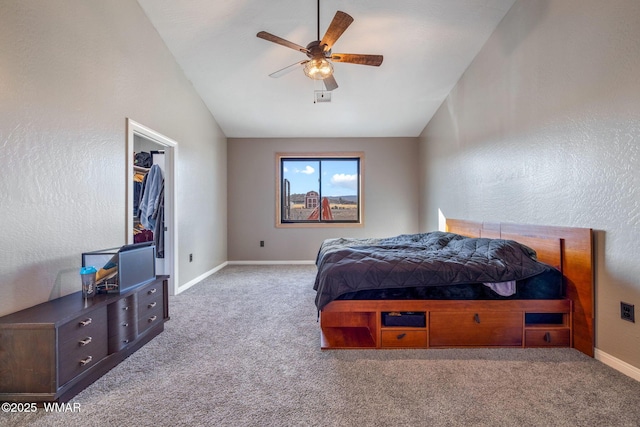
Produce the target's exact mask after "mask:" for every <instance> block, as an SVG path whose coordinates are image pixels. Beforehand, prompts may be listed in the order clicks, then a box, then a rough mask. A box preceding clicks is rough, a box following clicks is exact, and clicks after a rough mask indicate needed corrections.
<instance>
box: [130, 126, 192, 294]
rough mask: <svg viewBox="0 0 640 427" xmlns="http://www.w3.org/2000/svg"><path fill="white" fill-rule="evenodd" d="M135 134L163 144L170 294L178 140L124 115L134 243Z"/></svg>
mask: <svg viewBox="0 0 640 427" xmlns="http://www.w3.org/2000/svg"><path fill="white" fill-rule="evenodd" d="M134 135H139V136H142V137H144V138H146V139H149V140H151V141H153V142H155V143H157V144H160V145H163V146H165V147H166V148H167V149H166V150H165V173H166V175H165V176H168V177H169V179H167V180H165V207H164V208H165V212H164V215H165V217H164V219H165V225H166V226H167V228H168V229H169V232H168V233H166V235H165V259H168V260H171V262H169V265H168V268H167V273H168V274H169V294H170V295H176V294H177V292H178V283H180V282H179V280H178V279H179V275H178V262H177V259H178V214H177V210H178V209H177V201H176V197H175V194H176V191H175V189H176V182H177V176H176V169H177V168H176V164H177V158H178V143H177V142H176V141H174V140H173V139H171V138H168V137H166V136H164V135H162V134H160V133H158V132H156V131H154V130H153V129H150V128H148V127H146V126H144V125H141V124H140V123H138V122H136V121H134V120H131V119H130V118H128V117H127V167H126V169H127V206H126V209H127V213H126V230H125V233H126V237H125V238H126V241H127V243H133V145H134V143H133V138H134Z"/></svg>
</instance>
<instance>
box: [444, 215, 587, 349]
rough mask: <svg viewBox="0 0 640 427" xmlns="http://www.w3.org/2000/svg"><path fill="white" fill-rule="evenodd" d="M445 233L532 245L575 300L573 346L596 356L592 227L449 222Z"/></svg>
mask: <svg viewBox="0 0 640 427" xmlns="http://www.w3.org/2000/svg"><path fill="white" fill-rule="evenodd" d="M446 226H447V229H446V231H449V232H451V233H457V234H462V235H464V236H469V237H488V238H493V239H509V240H515V241H517V242H519V243H522V244H524V245H527V246H529V247H530V248H532V249H533V250H535V251H536V252H537V255H538V260H540V261H542V262H544V263H546V264H549V265H552V266H554V267H556V268H558V269H559V270H560V271H562V274H563V276H564V278H565V287H566V298H568V299H571V300H572V301H573V346H574V347H575V348H576V349H578V350H580V351H582V352H583V353H585V354H588V355H589V356H591V357H593V353H594V313H595V311H594V286H593V232H592V230H591V229H590V228H572V227H555V226H545V225H523V224H510V223H495V222H494V223H486V222H477V221H468V220H459V219H447V220H446Z"/></svg>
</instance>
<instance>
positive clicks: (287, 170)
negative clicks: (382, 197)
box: [276, 153, 364, 227]
mask: <svg viewBox="0 0 640 427" xmlns="http://www.w3.org/2000/svg"><path fill="white" fill-rule="evenodd" d="M363 156H364V155H363V153H325V154H313V155H310V154H281V153H279V154H278V155H277V156H276V157H277V163H278V164H277V167H278V179H277V191H276V194H277V198H278V203H277V224H276V225H277V226H310V227H314V226H332V225H333V226H336V225H343V226H349V225H352V226H353V225H361V224H362V190H361V188H362V158H363Z"/></svg>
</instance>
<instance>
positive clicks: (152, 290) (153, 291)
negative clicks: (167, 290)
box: [147, 288, 158, 295]
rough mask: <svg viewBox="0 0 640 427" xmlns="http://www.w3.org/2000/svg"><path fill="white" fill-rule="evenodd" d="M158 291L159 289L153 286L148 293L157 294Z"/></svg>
mask: <svg viewBox="0 0 640 427" xmlns="http://www.w3.org/2000/svg"><path fill="white" fill-rule="evenodd" d="M156 292H158V290H157V289H156V288H153V289H149V292H147V294H149V295H151V294H155V293H156Z"/></svg>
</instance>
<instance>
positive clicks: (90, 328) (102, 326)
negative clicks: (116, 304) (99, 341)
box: [58, 307, 107, 344]
mask: <svg viewBox="0 0 640 427" xmlns="http://www.w3.org/2000/svg"><path fill="white" fill-rule="evenodd" d="M106 324H107V307H99V308H97V309H95V310H92V311H90V312H88V313H86V314H84V315H82V316H79V317H76V318H75V319H73V320H71V321H70V322H67V323H65V324H64V325H62V326H60V327H59V328H58V342H60V343H61V344H62V343H64V342H66V341H72V340H73V341H75V340H78V339H83V338H85V336H90V335H96V334H97V333H98V332H96V331H97V330H100V331H102V330H105V331H106Z"/></svg>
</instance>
